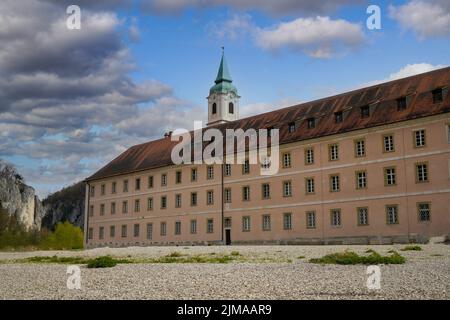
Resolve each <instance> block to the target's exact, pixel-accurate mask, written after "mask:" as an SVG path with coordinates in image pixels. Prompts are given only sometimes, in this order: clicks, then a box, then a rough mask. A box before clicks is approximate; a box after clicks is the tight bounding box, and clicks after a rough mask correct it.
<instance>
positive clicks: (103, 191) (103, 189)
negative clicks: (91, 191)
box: [100, 184, 106, 196]
mask: <svg viewBox="0 0 450 320" xmlns="http://www.w3.org/2000/svg"><path fill="white" fill-rule="evenodd" d="M105 190H106V186H105V185H104V184H102V185H101V187H100V194H101V195H102V196H104V195H105Z"/></svg>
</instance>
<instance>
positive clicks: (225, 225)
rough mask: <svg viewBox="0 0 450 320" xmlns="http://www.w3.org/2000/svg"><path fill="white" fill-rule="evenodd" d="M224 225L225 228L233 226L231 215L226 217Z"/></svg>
mask: <svg viewBox="0 0 450 320" xmlns="http://www.w3.org/2000/svg"><path fill="white" fill-rule="evenodd" d="M224 227H225V228H231V218H230V217H226V218H225V221H224Z"/></svg>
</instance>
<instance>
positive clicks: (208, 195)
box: [206, 190, 214, 205]
mask: <svg viewBox="0 0 450 320" xmlns="http://www.w3.org/2000/svg"><path fill="white" fill-rule="evenodd" d="M213 203H214V191H212V190H208V191H206V204H207V205H212V204H213Z"/></svg>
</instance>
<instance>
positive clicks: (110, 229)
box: [109, 226, 116, 238]
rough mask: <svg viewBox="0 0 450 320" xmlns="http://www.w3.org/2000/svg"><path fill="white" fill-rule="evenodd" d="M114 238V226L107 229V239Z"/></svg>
mask: <svg viewBox="0 0 450 320" xmlns="http://www.w3.org/2000/svg"><path fill="white" fill-rule="evenodd" d="M115 236H116V226H110V227H109V237H110V238H114V237H115Z"/></svg>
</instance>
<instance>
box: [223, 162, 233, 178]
mask: <svg viewBox="0 0 450 320" xmlns="http://www.w3.org/2000/svg"><path fill="white" fill-rule="evenodd" d="M224 171H225V175H226V176H227V177H229V176H231V164H229V163H226V164H225V167H224Z"/></svg>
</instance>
